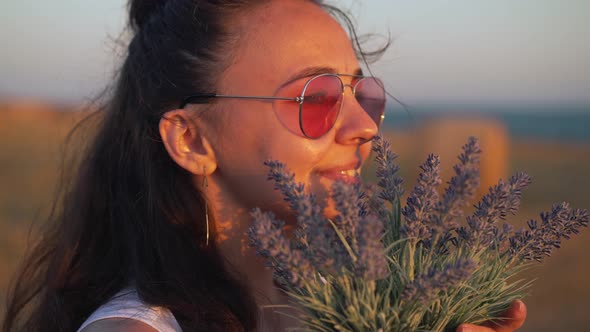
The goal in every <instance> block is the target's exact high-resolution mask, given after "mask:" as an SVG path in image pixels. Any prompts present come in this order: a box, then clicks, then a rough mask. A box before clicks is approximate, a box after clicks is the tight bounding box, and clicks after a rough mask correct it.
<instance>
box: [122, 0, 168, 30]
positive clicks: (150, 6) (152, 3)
mask: <svg viewBox="0 0 590 332" xmlns="http://www.w3.org/2000/svg"><path fill="white" fill-rule="evenodd" d="M169 1H171V0H129V3H128V6H129V25H130V26H131V27H132V28H133V29H134V30H136V31H137V30H139V29H140V28H141V27H142V26H143V25H144V24H145V23H146V22H147V21H149V19H150V18H151V17H152V16H154V15H155V14H156V13H157V12H158V11H160V10H161V9H162V8H164V6H165V5H166V3H167V2H169Z"/></svg>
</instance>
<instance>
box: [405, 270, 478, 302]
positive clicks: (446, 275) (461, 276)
mask: <svg viewBox="0 0 590 332" xmlns="http://www.w3.org/2000/svg"><path fill="white" fill-rule="evenodd" d="M475 268H476V264H475V263H474V262H473V261H471V260H467V259H461V260H458V261H457V262H456V263H454V264H447V265H446V266H445V267H444V268H443V269H442V270H438V269H436V268H431V269H430V270H429V271H428V273H426V274H423V275H420V276H418V277H417V278H416V279H414V280H413V281H411V282H410V283H408V284H407V285H406V287H405V289H404V290H403V291H402V294H401V300H402V301H403V302H410V301H417V302H420V303H422V304H424V305H428V303H429V302H430V301H431V300H432V299H434V298H436V297H437V296H438V295H439V293H441V292H445V291H446V290H448V289H449V288H451V287H454V286H456V285H458V284H459V283H461V282H463V281H465V280H467V278H469V277H470V276H471V274H472V273H473V271H474V270H475Z"/></svg>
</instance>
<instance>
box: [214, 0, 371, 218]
mask: <svg viewBox="0 0 590 332" xmlns="http://www.w3.org/2000/svg"><path fill="white" fill-rule="evenodd" d="M238 29H240V33H241V39H240V41H239V45H238V49H237V50H236V51H235V52H233V61H232V63H231V64H230V65H229V67H228V68H227V70H226V71H225V72H224V73H223V75H222V78H221V80H220V83H219V86H218V89H217V93H219V94H226V95H246V96H281V97H285V96H286V97H296V96H298V95H299V94H300V93H301V89H302V87H303V85H304V84H305V82H306V81H307V80H308V79H309V78H311V77H313V76H315V75H317V74H321V73H339V74H359V71H360V68H359V63H358V61H357V59H356V56H355V53H354V50H353V48H352V46H351V43H350V40H349V38H348V36H347V34H346V33H345V32H344V30H343V29H342V28H341V26H340V25H339V24H338V23H337V22H336V21H335V20H333V19H332V18H331V17H330V16H329V15H328V14H327V13H325V12H324V11H323V10H322V9H321V8H319V7H318V6H317V5H314V4H312V3H309V2H307V1H300V0H292V1H291V0H286V1H270V2H269V4H268V5H265V6H262V7H260V8H258V9H256V10H254V11H253V12H250V13H248V14H247V15H243V17H241V19H240V21H239V23H238ZM302 73H306V74H307V75H306V77H303V78H301V79H298V80H295V81H294V82H291V83H288V84H286V83H287V82H290V80H291V79H292V78H293V77H296V76H298V75H300V74H302ZM341 78H342V81H343V83H344V84H351V78H350V77H346V76H343V77H341ZM342 102H343V105H342V109H341V112H340V114H339V116H338V118H337V120H336V123H335V125H334V127H333V128H332V129H331V130H330V131H329V132H327V133H326V134H325V135H323V136H322V137H320V138H318V139H309V138H306V137H304V136H303V135H302V134H301V133H300V132H299V131H298V130H293V128H290V127H288V126H286V125H285V124H284V123H283V122H284V121H283V122H282V121H281V119H279V118H278V117H277V116H276V114H275V112H274V110H273V103H272V102H268V101H260V100H244V99H217V100H216V103H217V104H216V107H213V108H212V109H211V110H209V111H208V112H223V114H222V115H221V118H222V119H223V122H222V123H221V124H220V125H219V126H218V127H219V130H218V131H217V132H216V133H213V137H212V139H211V141H212V145H213V150H214V151H215V156H216V161H217V169H216V171H215V173H213V174H212V176H211V177H212V178H214V180H215V181H216V182H217V183H218V184H219V187H220V193H221V196H228V197H229V199H231V200H232V201H234V202H237V203H238V204H239V205H241V206H243V207H244V208H247V209H250V208H253V207H256V206H258V207H261V208H262V209H270V210H274V211H275V212H276V213H277V214H279V215H280V216H284V212H285V209H286V205H285V203H284V202H283V200H282V198H281V196H280V194H279V193H278V192H277V191H275V190H273V183H271V182H270V181H268V180H267V173H268V168H267V167H266V166H264V165H263V162H264V161H265V160H268V159H275V160H279V161H281V162H283V163H285V164H286V165H287V167H288V168H289V169H290V170H291V171H292V172H294V173H295V175H296V180H297V181H298V182H303V183H304V184H305V185H306V188H308V189H309V190H311V191H313V192H315V193H317V194H318V196H319V197H320V198H322V197H326V188H330V186H331V184H332V183H333V182H334V181H335V180H336V179H341V180H345V181H347V180H349V181H350V180H353V179H354V177H355V174H356V173H357V172H358V170H359V168H360V166H361V165H362V163H363V162H364V161H365V159H366V158H367V156H368V154H369V153H370V149H371V147H370V143H367V141H368V140H370V139H371V138H372V137H373V136H374V135H376V134H377V130H378V128H377V125H376V124H375V122H374V121H373V120H372V119H371V118H370V117H369V115H368V114H367V113H366V112H365V111H364V110H363V109H362V108H361V106H360V105H359V104H358V102H357V101H356V100H355V98H354V96H353V94H352V92H351V90H350V88H348V87H347V88H346V89H345V93H344V98H343V101H342ZM295 109H297V107H295ZM228 197H226V199H227V198H228ZM327 213H328V214H331V213H332V212H330V211H327Z"/></svg>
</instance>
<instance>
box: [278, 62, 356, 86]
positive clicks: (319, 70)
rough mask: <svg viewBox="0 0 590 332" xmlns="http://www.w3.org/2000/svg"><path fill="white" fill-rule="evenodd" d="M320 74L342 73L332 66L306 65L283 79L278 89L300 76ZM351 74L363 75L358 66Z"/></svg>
mask: <svg viewBox="0 0 590 332" xmlns="http://www.w3.org/2000/svg"><path fill="white" fill-rule="evenodd" d="M321 74H343V73H338V71H337V70H336V69H335V68H333V67H307V68H304V69H303V70H300V71H298V72H297V73H295V74H293V75H292V76H291V77H289V79H288V80H287V81H285V82H284V83H283V84H281V86H280V87H279V89H280V88H283V87H285V86H287V85H289V84H291V83H293V82H295V81H297V80H300V79H302V78H306V77H312V76H317V75H321ZM352 75H355V76H363V70H362V69H360V68H357V69H355V71H354V72H353V73H352Z"/></svg>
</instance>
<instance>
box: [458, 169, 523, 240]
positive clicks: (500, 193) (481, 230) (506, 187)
mask: <svg viewBox="0 0 590 332" xmlns="http://www.w3.org/2000/svg"><path fill="white" fill-rule="evenodd" d="M530 183H531V177H530V176H528V175H527V174H526V173H517V174H516V175H514V176H512V177H511V178H510V180H509V181H508V183H505V182H504V181H502V180H500V181H499V182H498V184H497V185H495V186H493V187H491V188H490V190H489V192H488V193H487V194H486V195H485V196H484V197H483V198H482V200H481V201H480V202H479V203H478V204H477V205H476V206H475V212H474V213H473V215H472V216H469V217H468V218H467V224H468V227H469V228H468V229H465V228H462V229H461V230H460V231H459V235H460V236H461V237H462V238H463V239H465V240H466V241H467V242H468V245H475V244H476V243H479V244H480V245H482V246H489V245H492V246H493V247H494V248H496V247H499V246H503V245H504V243H505V241H506V239H507V234H506V232H509V231H510V229H508V228H507V226H504V228H503V230H502V231H501V230H500V229H498V227H497V226H496V225H495V224H496V222H497V221H498V220H499V219H501V220H505V219H506V216H507V215H508V214H509V213H510V214H516V212H517V211H518V207H519V205H520V197H521V196H522V190H523V189H524V188H525V187H526V186H528V185H529V184H530ZM498 236H500V237H498Z"/></svg>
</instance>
